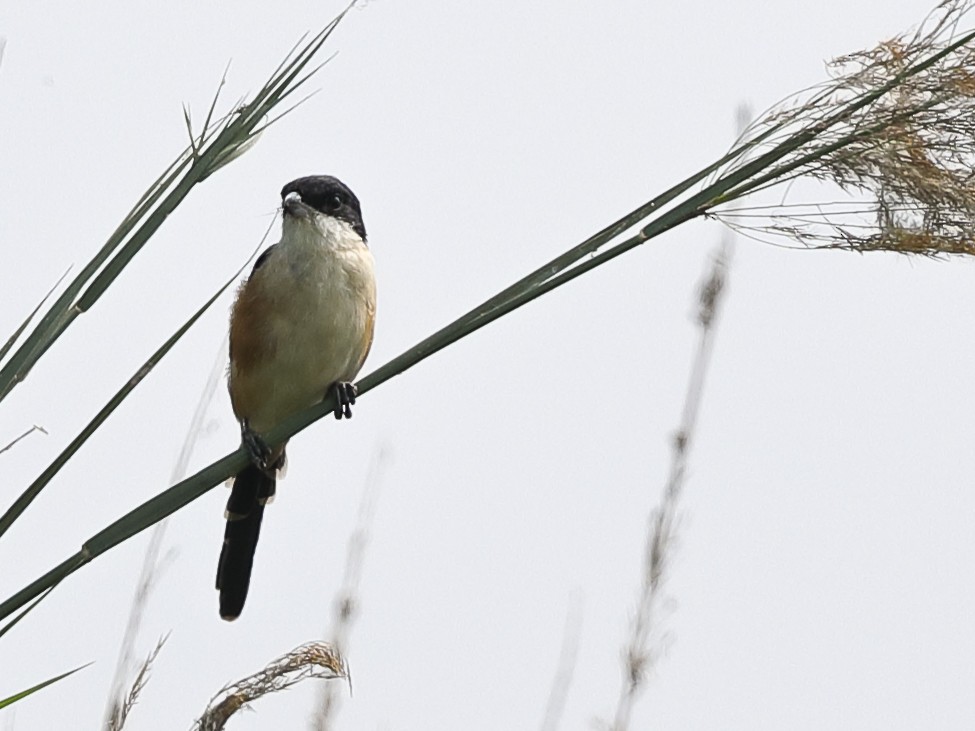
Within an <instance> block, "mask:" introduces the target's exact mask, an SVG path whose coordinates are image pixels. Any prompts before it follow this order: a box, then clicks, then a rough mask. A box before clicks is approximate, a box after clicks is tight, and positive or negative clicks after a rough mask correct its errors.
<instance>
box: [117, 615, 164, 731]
mask: <svg viewBox="0 0 975 731" xmlns="http://www.w3.org/2000/svg"><path fill="white" fill-rule="evenodd" d="M167 639H169V635H168V634H167V635H164V636H162V637H160V638H159V642H157V643H156V646H155V648H153V650H152V652H150V653H149V655H148V656H147V657H146V659H145V661H144V662H143V663H142V665H141V666H140V667H139V671H138V672H137V673H136V674H135V680H133V681H132V687H131V688H129V692H128V693H126V695H125V698H120V699H119V702H118V704H117V705H116V706H115V708H113V709H112V713H111V716H110V718H109V719H108V722H107V723H106V725H105V728H106V729H107V731H121V730H122V727H123V726H125V722H126V720H128V717H129V713H130V712H131V711H132V709H133V708H134V707H135V704H136V702H137V701H138V700H139V695H140V694H141V693H142V691H143V690H144V689H145V687H146V683H147V682H148V680H149V669H150V668H151V667H152V664H153V663H154V662H155V661H156V658H157V657H158V656H159V651H160V650H162V648H163V645H165V644H166V640H167Z"/></svg>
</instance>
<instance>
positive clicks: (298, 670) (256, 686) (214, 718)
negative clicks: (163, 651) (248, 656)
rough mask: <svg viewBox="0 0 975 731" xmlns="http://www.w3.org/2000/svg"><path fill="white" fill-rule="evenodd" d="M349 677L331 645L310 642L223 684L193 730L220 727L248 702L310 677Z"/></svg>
mask: <svg viewBox="0 0 975 731" xmlns="http://www.w3.org/2000/svg"><path fill="white" fill-rule="evenodd" d="M348 677H349V674H348V670H347V668H346V665H345V661H344V660H343V659H342V657H341V656H340V655H339V654H338V653H337V652H336V651H335V650H334V649H333V648H332V646H331V645H329V644H327V643H325V642H309V643H307V644H304V645H301V646H299V647H296V648H295V649H294V650H292V651H291V652H289V653H287V654H285V655H282V656H281V657H279V658H277V659H275V660H272V661H271V663H270V664H269V665H268V666H267V667H265V668H264V669H263V670H259V671H258V672H256V673H254V674H253V675H248V676H247V677H246V678H242V679H241V680H238V681H237V682H236V683H232V684H230V685H225V686H224V687H223V688H221V689H220V690H219V691H218V692H217V694H216V695H215V696H214V697H213V698H212V699H211V700H210V703H209V705H208V706H207V708H206V710H205V711H204V712H203V715H202V716H201V717H200V718H199V720H197V722H196V723H195V724H194V726H193V731H220V730H221V729H223V728H224V727H225V726H226V724H227V721H229V720H230V717H231V716H233V715H234V714H235V713H237V712H238V711H240V710H241V709H242V708H245V707H247V706H248V704H250V703H253V702H254V701H256V700H258V699H259V698H262V697H263V696H266V695H268V694H269V693H277V692H279V691H282V690H287V689H288V688H290V687H291V686H293V685H295V684H296V683H300V682H301V681H303V680H307V679H308V678H322V679H325V680H334V679H336V678H345V679H348Z"/></svg>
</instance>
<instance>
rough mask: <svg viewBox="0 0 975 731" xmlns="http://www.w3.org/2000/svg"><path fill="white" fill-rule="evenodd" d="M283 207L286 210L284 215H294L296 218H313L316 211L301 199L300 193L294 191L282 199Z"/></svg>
mask: <svg viewBox="0 0 975 731" xmlns="http://www.w3.org/2000/svg"><path fill="white" fill-rule="evenodd" d="M281 209H282V210H283V211H284V215H285V216H286V217H287V216H294V217H295V218H312V214H313V213H314V211H313V210H312V208H311V207H310V206H308V205H307V204H306V203H304V202H303V201H302V200H301V196H300V195H298V193H296V192H294V191H292V192H291V193H288V195H286V196H285V197H284V200H282V201H281Z"/></svg>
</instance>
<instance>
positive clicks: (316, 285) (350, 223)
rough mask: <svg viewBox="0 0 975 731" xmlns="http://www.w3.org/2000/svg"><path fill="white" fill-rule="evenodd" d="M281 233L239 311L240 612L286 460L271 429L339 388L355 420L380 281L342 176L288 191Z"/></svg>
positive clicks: (242, 290) (225, 553)
mask: <svg viewBox="0 0 975 731" xmlns="http://www.w3.org/2000/svg"><path fill="white" fill-rule="evenodd" d="M281 201H282V203H281V211H282V224H281V240H280V241H279V242H278V243H276V244H273V245H271V246H270V247H268V248H267V249H266V250H265V251H264V252H263V253H262V254H261V255H260V256H259V257H258V259H257V261H256V262H255V263H254V268H253V270H252V271H251V274H250V276H249V277H248V278H247V279H246V280H245V281H244V282H243V283H242V284H241V286H240V287H239V289H238V290H237V295H236V298H235V300H234V304H233V306H232V308H231V313H230V369H229V374H228V387H229V390H230V401H231V406H232V407H233V412H234V416H235V417H236V418H237V421H238V422H239V423H240V431H241V442H242V444H243V446H244V448H245V450H246V451H247V453H248V455H249V456H250V462H249V464H248V465H247V466H246V467H244V468H243V469H242V470H241V471H240V472H238V473H237V475H236V476H235V477H234V480H233V487H232V489H231V493H230V498H229V499H228V501H227V509H226V519H227V525H226V529H225V532H224V540H223V547H222V548H221V551H220V560H219V562H218V565H217V581H216V585H217V589H218V590H219V592H220V616H221V617H222V618H223V619H225V620H234V619H236V618H237V617H238V616H240V613H241V611H242V610H243V608H244V602H245V600H246V598H247V591H248V588H249V586H250V577H251V570H252V568H253V563H254V552H255V549H256V548H257V540H258V537H259V536H260V530H261V521H262V519H263V517H264V507H265V505H266V504H267V502H268V501H269V500H270V499H271V498H272V497H273V496H274V493H275V489H276V482H277V478H278V476H279V472H280V471H281V470H282V469H283V468H284V465H285V460H286V457H285V446H286V443H287V442H286V441H285V442H281V443H280V444H269V443H268V442H267V441H265V439H264V437H263V435H264V434H266V433H267V432H268V431H269V430H270V429H272V428H273V427H274V426H276V425H277V424H279V423H280V422H281V421H283V420H284V419H285V418H287V417H288V416H290V415H291V414H294V413H296V412H298V411H301V410H303V409H305V408H307V407H309V406H311V405H313V404H315V403H318V402H320V401H322V400H323V399H324V398H326V397H327V396H329V395H331V394H333V393H334V394H335V396H336V404H337V405H336V407H335V412H334V413H335V417H336V418H337V419H342V418H343V417H345V418H351V417H352V406H353V405H354V404H355V398H356V388H355V386H354V385H353V384H352V379H354V378H355V376H356V374H358V372H359V370H360V369H361V368H362V365H363V363H364V362H365V360H366V356H368V354H369V350H370V348H371V347H372V339H373V328H374V324H375V318H376V280H375V273H374V260H373V256H372V252H371V251H370V250H369V247H368V246H367V244H366V229H365V225H364V224H363V222H362V209H361V206H360V204H359V199H358V198H357V197H356V196H355V194H354V193H353V192H352V191H351V190H350V189H349V187H348V186H346V185H345V184H344V183H343V182H341V181H340V180H339V179H338V178H335V177H332V176H330V175H311V176H307V177H303V178H298V179H297V180H293V181H291V182H290V183H288V184H287V185H285V186H284V188H282V189H281Z"/></svg>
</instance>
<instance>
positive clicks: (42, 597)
mask: <svg viewBox="0 0 975 731" xmlns="http://www.w3.org/2000/svg"><path fill="white" fill-rule="evenodd" d="M52 591H54V587H53V586H52V587H51V588H50V589H48V590H47V591H45V592H44V593H43V594H41V595H40V596H39V597H37V599H35V600H34V601H32V602H31V603H30V604H28V605H27V607H26V608H25V609H24V610H23V611H22V612H21V613H20V614H18V615H17V616H16V617H14V618H13V619H11V620H10V621H9V622H7V623H6V624H5V625H4V626H3V627H2V628H0V637H3V636H4V635H5V634H7V632H9V631H10V630H11V629H13V627H14V625H15V624H17V622H19V621H20V620H22V619H23V618H24V617H26V616H27V615H28V614H29V613H30V612H31V611H32V610H33V609H34V608H35V607H36V606H37V605H38V604H40V603H41V602H42V601H44V600H45V599H46V598H47V597H48V595H49V594H50V593H51V592H52Z"/></svg>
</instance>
